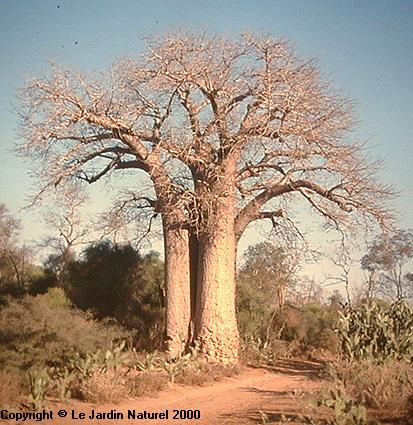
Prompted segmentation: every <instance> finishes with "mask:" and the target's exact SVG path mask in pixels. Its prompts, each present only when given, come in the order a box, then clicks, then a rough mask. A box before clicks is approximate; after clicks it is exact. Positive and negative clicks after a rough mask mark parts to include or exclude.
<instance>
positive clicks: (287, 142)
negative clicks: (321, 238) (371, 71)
mask: <svg viewBox="0 0 413 425" xmlns="http://www.w3.org/2000/svg"><path fill="white" fill-rule="evenodd" d="M23 99H24V101H25V104H26V108H25V111H26V113H25V114H23V115H24V118H23V121H22V135H23V137H24V139H25V140H26V143H25V145H24V146H23V147H22V150H21V152H22V153H24V154H26V155H29V156H31V157H34V158H37V159H39V160H41V161H42V163H43V164H44V166H43V167H42V172H41V173H40V175H39V177H40V179H41V182H42V188H43V189H42V190H41V192H40V193H43V191H44V190H46V189H48V188H50V187H54V186H55V185H63V184H64V183H65V182H67V181H70V180H71V179H73V178H74V177H77V178H80V179H83V180H85V181H87V182H89V183H93V182H95V181H97V180H99V179H100V178H102V177H103V176H105V175H108V174H110V173H112V172H113V171H119V170H121V171H124V172H125V170H131V169H138V170H141V171H144V172H145V173H147V175H148V176H149V177H150V180H151V182H152V184H153V186H152V189H151V190H150V191H149V193H150V195H153V196H148V194H142V196H140V197H139V198H138V199H139V201H140V202H145V203H146V204H147V205H148V206H149V207H152V208H154V210H155V212H159V213H161V215H162V220H163V229H164V239H165V261H166V279H165V282H166V289H167V303H166V305H167V333H168V334H169V335H172V336H171V338H172V339H173V344H172V345H173V346H175V347H178V348H179V345H180V340H182V339H188V337H189V339H192V337H194V338H195V339H197V340H198V341H199V342H200V345H201V349H202V350H203V352H204V353H205V354H206V355H207V356H208V357H210V358H212V359H214V360H219V361H224V362H233V361H235V360H236V358H237V351H238V345H239V336H238V332H237V326H236V318H235V259H236V246H237V242H238V240H239V238H240V237H241V235H242V234H243V232H244V230H245V228H246V227H247V226H248V225H249V224H250V223H252V222H254V221H256V220H261V219H271V220H272V221H273V222H275V221H278V222H283V221H285V220H288V219H291V217H290V216H291V211H292V210H293V209H294V208H295V207H296V206H297V204H296V203H295V200H297V199H302V200H303V201H307V202H308V203H309V205H310V207H311V208H312V209H313V210H314V211H316V212H318V213H319V214H320V215H321V216H322V217H324V218H325V220H326V224H327V225H329V226H331V227H333V228H334V229H337V228H344V229H347V230H354V229H355V228H356V226H357V225H360V224H363V225H369V224H370V225H371V223H372V222H378V223H380V224H381V225H383V226H385V225H386V223H387V220H388V219H389V218H390V215H391V214H390V213H389V209H388V205H387V204H386V202H385V201H386V199H387V198H389V196H390V195H391V190H390V189H389V188H388V187H386V186H383V185H381V184H379V183H378V182H377V181H376V179H375V177H374V173H375V170H376V167H377V164H371V163H369V162H368V161H367V160H366V159H365V158H364V156H363V154H362V152H363V144H360V143H355V142H353V141H351V138H350V135H349V133H350V130H351V129H352V122H353V114H352V104H351V102H348V101H347V100H346V99H345V98H344V97H343V96H341V95H340V94H339V93H337V92H336V91H334V90H333V89H332V88H331V86H330V84H328V83H326V82H324V81H323V79H322V78H321V77H320V73H319V71H318V69H317V67H316V65H315V63H314V61H312V60H303V59H301V58H299V57H298V56H297V55H296V54H295V52H294V50H293V49H292V48H291V47H290V46H289V45H288V43H287V42H285V41H284V40H281V39H274V38H271V37H260V36H253V35H250V34H246V35H244V36H242V37H241V38H240V39H237V40H232V39H228V38H224V37H218V36H217V37H208V36H207V35H205V34H187V33H175V34H166V35H165V36H164V37H160V38H157V39H153V40H151V41H150V42H149V43H148V49H147V53H146V54H145V55H144V56H142V57H141V58H139V59H138V60H132V59H130V60H124V61H121V62H119V63H118V64H116V66H115V67H114V68H112V69H111V70H110V71H109V73H107V75H106V76H102V77H101V78H100V79H99V80H92V81H87V80H86V78H84V77H83V76H81V75H75V74H72V73H69V72H67V71H59V70H58V69H57V68H56V67H55V68H54V70H53V72H52V75H51V77H50V78H45V79H35V80H32V81H31V82H30V83H29V84H28V85H27V86H26V88H25V89H24V90H23ZM191 322H192V325H191ZM192 329H193V332H192ZM188 330H189V332H188ZM192 334H193V335H192ZM181 345H182V344H181Z"/></svg>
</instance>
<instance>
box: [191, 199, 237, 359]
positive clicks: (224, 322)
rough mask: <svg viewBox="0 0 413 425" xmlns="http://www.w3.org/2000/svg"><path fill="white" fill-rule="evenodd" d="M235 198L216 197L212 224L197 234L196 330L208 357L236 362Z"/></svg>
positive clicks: (202, 348)
mask: <svg viewBox="0 0 413 425" xmlns="http://www.w3.org/2000/svg"><path fill="white" fill-rule="evenodd" d="M235 247H236V242H235V234H234V199H233V198H232V197H227V198H224V199H223V200H222V199H221V200H220V201H219V205H218V208H217V211H216V216H215V217H214V220H213V226H211V229H210V230H207V231H206V232H204V233H203V234H202V235H201V236H200V238H199V262H198V288H197V311H196V323H195V334H196V339H197V341H198V342H199V343H200V347H201V351H202V352H203V353H204V354H205V356H206V357H207V359H208V360H211V361H218V362H222V363H235V362H236V361H237V359H238V348H239V334H238V329H237V322H236V316H235Z"/></svg>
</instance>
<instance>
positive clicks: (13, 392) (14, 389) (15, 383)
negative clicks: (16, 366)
mask: <svg viewBox="0 0 413 425" xmlns="http://www.w3.org/2000/svg"><path fill="white" fill-rule="evenodd" d="M22 397H23V382H22V377H21V376H20V375H18V374H15V373H11V372H4V371H0V406H2V408H6V407H16V406H18V405H19V404H20V401H21V400H22Z"/></svg>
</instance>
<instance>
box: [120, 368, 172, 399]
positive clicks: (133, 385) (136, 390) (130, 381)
mask: <svg viewBox="0 0 413 425" xmlns="http://www.w3.org/2000/svg"><path fill="white" fill-rule="evenodd" d="M167 383H168V377H167V376H166V374H165V373H162V372H157V371H151V370H146V371H143V372H139V373H137V374H133V375H130V376H128V378H127V387H128V388H127V389H128V394H129V395H130V396H132V397H141V396H143V395H153V394H156V393H157V392H159V391H161V390H162V389H163V388H164V387H165V386H166V385H167Z"/></svg>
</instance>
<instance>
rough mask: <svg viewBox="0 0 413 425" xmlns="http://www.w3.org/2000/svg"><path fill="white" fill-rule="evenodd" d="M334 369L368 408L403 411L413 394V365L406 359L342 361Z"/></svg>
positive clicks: (354, 396)
mask: <svg viewBox="0 0 413 425" xmlns="http://www.w3.org/2000/svg"><path fill="white" fill-rule="evenodd" d="M335 369H336V373H337V377H338V378H339V379H340V381H342V382H343V383H344V385H345V387H346V389H347V391H348V393H349V394H350V395H351V396H352V397H353V398H354V399H355V400H357V401H358V402H360V403H363V404H365V405H366V407H370V408H374V409H379V408H380V409H391V410H393V411H399V410H403V409H405V408H406V406H407V401H408V399H409V397H410V396H411V395H412V393H413V367H412V366H411V365H409V364H408V363H405V362H401V361H389V362H386V363H384V364H382V365H377V364H374V363H372V362H369V361H360V362H357V363H355V362H353V363H349V362H343V363H339V364H337V365H336V366H335Z"/></svg>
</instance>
